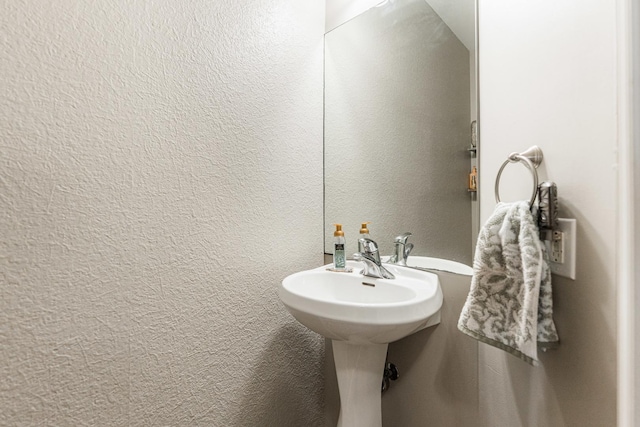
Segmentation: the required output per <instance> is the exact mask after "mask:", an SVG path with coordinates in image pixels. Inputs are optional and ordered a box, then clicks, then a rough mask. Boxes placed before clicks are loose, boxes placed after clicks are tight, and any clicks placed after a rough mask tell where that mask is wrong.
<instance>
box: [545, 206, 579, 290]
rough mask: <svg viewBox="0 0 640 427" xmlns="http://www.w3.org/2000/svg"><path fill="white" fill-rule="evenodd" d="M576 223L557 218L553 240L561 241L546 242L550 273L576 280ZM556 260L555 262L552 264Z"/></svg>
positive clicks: (573, 220)
mask: <svg viewBox="0 0 640 427" xmlns="http://www.w3.org/2000/svg"><path fill="white" fill-rule="evenodd" d="M577 228H578V226H577V221H576V220H575V219H567V218H558V227H557V228H556V229H555V230H554V233H558V232H559V233H562V234H561V235H556V236H555V238H556V239H558V238H560V239H562V241H558V240H556V242H555V243H554V242H553V241H548V242H546V244H547V251H548V254H549V259H550V260H551V263H550V264H551V272H552V273H553V274H557V275H558V276H563V277H568V278H569V279H572V280H576V234H577ZM554 260H556V261H557V262H554Z"/></svg>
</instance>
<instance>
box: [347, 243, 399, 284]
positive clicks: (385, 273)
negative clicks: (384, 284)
mask: <svg viewBox="0 0 640 427" xmlns="http://www.w3.org/2000/svg"><path fill="white" fill-rule="evenodd" d="M358 242H359V243H360V246H361V247H362V252H356V253H355V254H353V259H355V260H356V261H362V262H364V269H363V270H362V271H361V272H360V274H362V275H364V276H369V277H377V278H379V279H395V278H396V276H394V275H393V273H391V272H390V271H389V270H387V269H386V268H384V267H383V266H382V262H381V261H380V252H378V244H377V243H376V242H374V241H373V240H371V239H367V238H362V239H360V240H358Z"/></svg>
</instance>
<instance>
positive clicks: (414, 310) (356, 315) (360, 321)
mask: <svg viewBox="0 0 640 427" xmlns="http://www.w3.org/2000/svg"><path fill="white" fill-rule="evenodd" d="M328 267H331V265H329V266H324V267H319V268H316V269H314V270H308V271H302V272H300V273H295V274H292V275H291V276H288V277H287V278H285V279H284V281H283V282H282V286H281V287H280V299H281V300H282V302H283V303H284V305H285V306H286V307H287V309H288V310H289V312H290V313H291V314H292V315H293V316H294V317H295V318H296V319H297V320H298V321H299V322H300V323H302V324H303V325H305V326H306V327H308V328H309V329H311V330H312V331H315V332H317V333H319V334H321V335H323V336H325V337H327V338H330V339H333V340H341V341H349V342H352V343H362V344H364V343H375V344H385V343H390V342H393V341H396V340H399V339H401V338H404V337H406V336H407V335H409V334H412V333H413V332H416V331H418V330H420V329H423V328H425V327H427V326H431V325H435V324H437V323H439V322H440V307H441V306H442V290H441V289H440V283H439V281H438V276H436V275H435V274H432V273H429V272H426V271H420V270H412V269H408V268H403V267H398V266H393V265H388V264H385V267H386V268H387V269H388V270H389V271H391V272H392V273H393V274H394V275H395V276H396V278H395V279H392V280H390V279H376V278H372V277H365V276H363V275H362V274H360V271H361V270H362V263H360V262H356V261H348V262H347V267H351V268H353V272H352V273H337V272H333V271H328V270H327V268H328Z"/></svg>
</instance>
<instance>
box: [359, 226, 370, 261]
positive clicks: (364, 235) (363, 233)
mask: <svg viewBox="0 0 640 427" xmlns="http://www.w3.org/2000/svg"><path fill="white" fill-rule="evenodd" d="M367 224H371V221H367V222H363V223H362V224H361V226H360V237H359V238H358V252H360V253H362V252H364V248H363V247H362V243H360V239H371V236H369V228H368V227H367Z"/></svg>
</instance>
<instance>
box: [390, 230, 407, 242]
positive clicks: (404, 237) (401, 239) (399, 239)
mask: <svg viewBox="0 0 640 427" xmlns="http://www.w3.org/2000/svg"><path fill="white" fill-rule="evenodd" d="M409 236H411V233H409V232H408V231H407V232H406V233H404V234H401V235H399V236H396V238H395V239H393V241H394V242H395V243H402V244H403V245H406V244H407V239H408V238H409Z"/></svg>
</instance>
